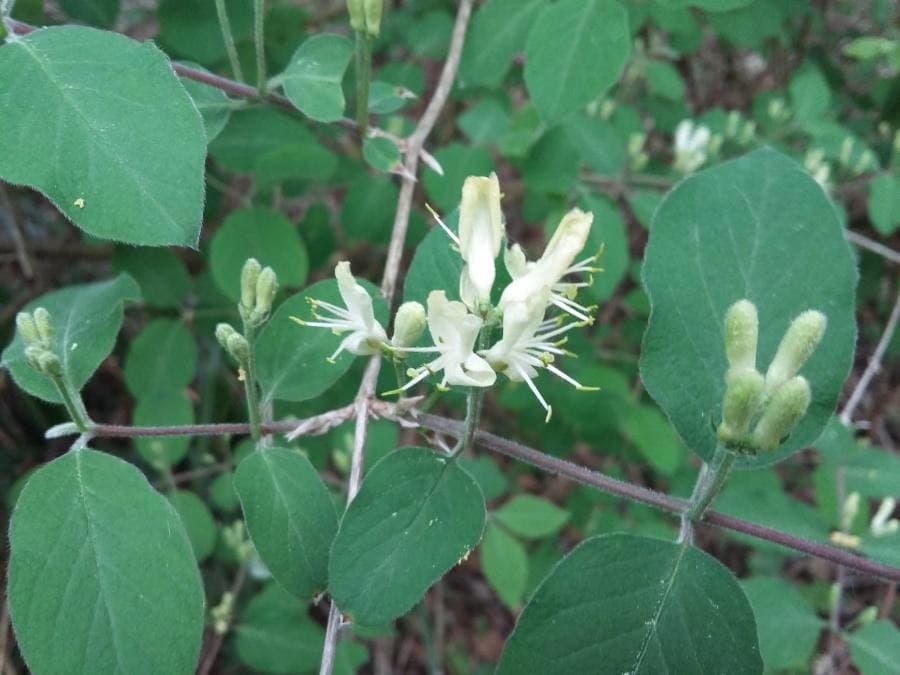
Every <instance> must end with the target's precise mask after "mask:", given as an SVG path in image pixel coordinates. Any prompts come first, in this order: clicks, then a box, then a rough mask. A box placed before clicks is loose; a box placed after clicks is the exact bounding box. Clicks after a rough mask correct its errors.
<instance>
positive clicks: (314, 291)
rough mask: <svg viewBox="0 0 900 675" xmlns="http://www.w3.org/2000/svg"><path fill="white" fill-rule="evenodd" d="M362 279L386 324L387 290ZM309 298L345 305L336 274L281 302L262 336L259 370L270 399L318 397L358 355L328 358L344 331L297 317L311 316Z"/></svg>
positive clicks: (266, 398) (258, 343)
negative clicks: (381, 290)
mask: <svg viewBox="0 0 900 675" xmlns="http://www.w3.org/2000/svg"><path fill="white" fill-rule="evenodd" d="M357 281H358V282H359V283H361V284H362V285H363V286H365V287H366V289H367V290H368V291H369V295H371V296H372V300H373V304H374V307H375V318H376V319H378V321H380V322H381V324H382V325H386V323H387V307H385V305H384V299H383V298H382V297H381V293H379V292H378V289H376V288H375V287H374V286H372V284H370V283H369V282H367V281H366V280H364V279H359V278H357ZM309 298H315V299H316V300H324V301H325V302H331V303H333V304H337V305H339V306H341V307H343V301H342V300H341V296H340V294H339V293H338V288H337V282H336V281H334V279H326V280H325V281H320V282H319V283H317V284H314V285H312V286H310V287H309V288H307V289H306V290H305V291H303V292H302V293H297V294H296V295H294V296H292V297H290V298H288V299H287V300H285V301H284V302H283V303H282V304H281V305H280V306H279V307H278V310H277V311H276V312H275V313H274V314H273V315H272V318H271V319H269V322H268V323H267V324H266V325H265V327H264V328H263V329H262V331H260V334H259V338H258V339H257V341H256V361H257V370H258V372H259V380H260V383H261V384H262V390H263V399H264V401H271V400H273V399H281V400H285V401H305V400H307V399H310V398H315V397H316V396H318V395H319V394H321V393H322V392H323V391H326V390H327V389H329V388H330V387H331V385H333V384H334V383H335V382H337V381H338V379H340V377H341V375H343V374H344V373H346V372H347V369H348V368H349V367H350V364H351V363H353V357H352V355H351V354H349V353H348V352H344V353H342V354H341V355H340V356H338V357H337V358H336V359H335V361H334V363H331V362H330V361H327V360H326V359H328V358H329V357H330V356H331V355H332V354H333V353H334V352H335V350H336V349H337V348H338V345H340V343H341V340H342V339H343V337H344V336H339V335H335V334H334V333H332V332H331V331H329V330H325V329H323V328H312V327H310V326H300V325H298V324H297V323H296V322H294V321H292V320H291V318H290V317H292V316H296V317H299V318H301V319H310V318H311V314H310V305H309V300H308V299H309Z"/></svg>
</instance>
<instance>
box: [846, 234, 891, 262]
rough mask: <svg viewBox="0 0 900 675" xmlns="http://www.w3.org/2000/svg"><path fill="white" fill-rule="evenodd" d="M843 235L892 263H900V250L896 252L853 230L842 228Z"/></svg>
mask: <svg viewBox="0 0 900 675" xmlns="http://www.w3.org/2000/svg"><path fill="white" fill-rule="evenodd" d="M844 236H845V237H846V238H847V241H849V242H851V243H853V244H856V245H857V246H859V247H860V248H865V249H868V250H869V251H872V253H877V254H878V255H880V256H881V257H882V258H884V259H885V260H890V261H891V262H892V263H895V264H897V265H900V252H897V251H895V250H894V249H892V248H889V247H887V246H885V245H884V244H879V243H878V242H877V241H875V240H874V239H869V238H868V237H864V236H863V235H861V234H859V233H858V232H854V231H853V230H844Z"/></svg>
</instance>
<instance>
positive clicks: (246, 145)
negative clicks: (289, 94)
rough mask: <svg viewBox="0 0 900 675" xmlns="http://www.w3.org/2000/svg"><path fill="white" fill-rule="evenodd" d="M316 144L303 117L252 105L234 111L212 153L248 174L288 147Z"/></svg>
mask: <svg viewBox="0 0 900 675" xmlns="http://www.w3.org/2000/svg"><path fill="white" fill-rule="evenodd" d="M204 1H205V0H204ZM315 144H316V137H315V136H314V135H313V134H312V132H311V131H310V130H309V129H308V128H307V127H306V125H305V124H304V123H303V122H302V121H300V120H299V119H296V118H294V117H291V116H290V115H289V114H287V113H284V112H280V111H278V110H275V109H274V108H270V107H265V108H248V109H246V110H237V111H235V112H234V113H232V115H231V119H230V120H228V124H227V125H226V126H225V130H224V131H222V133H220V134H219V135H218V136H217V137H216V139H215V140H214V141H213V142H212V143H210V146H209V153H210V155H212V156H213V157H214V158H215V160H216V161H217V162H218V163H219V164H221V165H222V166H223V167H225V168H226V169H228V170H229V171H236V172H244V173H246V172H251V171H254V170H255V169H256V167H257V164H258V163H260V162H261V161H262V160H263V159H264V158H266V156H267V155H269V154H271V153H278V152H279V151H282V150H283V148H285V146H294V145H299V146H309V145H315Z"/></svg>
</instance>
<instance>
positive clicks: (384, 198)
mask: <svg viewBox="0 0 900 675" xmlns="http://www.w3.org/2000/svg"><path fill="white" fill-rule="evenodd" d="M398 195H399V191H398V190H397V187H396V186H395V185H394V184H393V183H392V182H391V181H389V180H372V178H371V177H369V176H364V177H362V178H360V179H358V180H356V181H354V182H353V183H351V184H350V187H348V188H347V192H345V193H344V203H343V204H342V205H341V219H340V223H341V225H342V226H343V228H344V232H345V233H346V235H347V237H348V238H349V239H350V240H351V241H357V240H363V241H365V242H366V243H368V244H386V243H387V242H388V241H389V240H390V237H391V226H392V225H393V223H394V211H395V209H396V207H397V197H398Z"/></svg>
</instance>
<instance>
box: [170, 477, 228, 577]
mask: <svg viewBox="0 0 900 675" xmlns="http://www.w3.org/2000/svg"><path fill="white" fill-rule="evenodd" d="M169 501H170V502H172V506H174V507H175V510H176V511H178V515H179V517H180V518H181V522H182V523H183V524H184V529H185V531H186V532H187V536H188V539H189V540H190V542H191V547H192V548H193V549H194V555H195V556H196V557H197V560H199V561H202V560H205V559H206V558H208V557H209V554H210V553H212V552H213V549H214V548H215V546H216V536H217V532H216V523H215V521H214V520H213V517H212V514H211V513H210V512H209V509H208V508H207V507H206V504H204V503H203V500H202V499H200V497H198V496H197V495H195V494H194V493H193V492H188V491H187V490H176V491H175V492H173V493H171V494H170V495H169Z"/></svg>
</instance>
